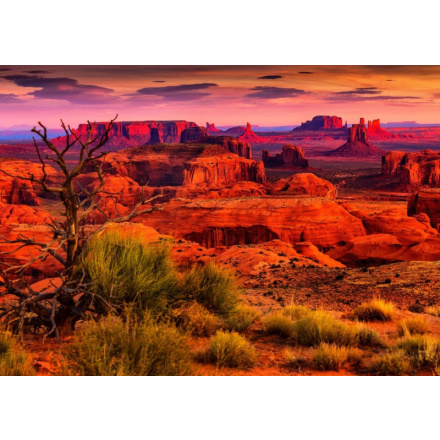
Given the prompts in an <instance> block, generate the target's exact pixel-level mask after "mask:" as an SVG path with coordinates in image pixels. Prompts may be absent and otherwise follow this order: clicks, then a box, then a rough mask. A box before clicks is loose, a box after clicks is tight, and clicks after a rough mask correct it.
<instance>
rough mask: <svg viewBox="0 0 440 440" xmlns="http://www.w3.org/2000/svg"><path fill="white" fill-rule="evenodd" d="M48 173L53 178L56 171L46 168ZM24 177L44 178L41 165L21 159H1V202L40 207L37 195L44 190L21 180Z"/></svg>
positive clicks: (49, 167)
mask: <svg viewBox="0 0 440 440" xmlns="http://www.w3.org/2000/svg"><path fill="white" fill-rule="evenodd" d="M46 173H47V174H48V175H49V176H50V177H53V176H54V175H56V171H55V170H54V169H53V168H52V167H51V166H50V165H48V166H46ZM12 176H22V177H27V178H30V177H31V176H33V177H34V178H35V179H41V178H42V177H43V171H42V168H41V165H40V164H37V163H34V162H29V161H26V160H20V159H1V160H0V202H3V203H8V204H18V205H21V204H23V205H29V206H39V205H40V200H39V198H38V195H37V193H38V192H41V191H42V188H41V187H40V186H39V185H38V184H36V183H32V182H30V181H28V180H24V179H20V178H18V177H12Z"/></svg>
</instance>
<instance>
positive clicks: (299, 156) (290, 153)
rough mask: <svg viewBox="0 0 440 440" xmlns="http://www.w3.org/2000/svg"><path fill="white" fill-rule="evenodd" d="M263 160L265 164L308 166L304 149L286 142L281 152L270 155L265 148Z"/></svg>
mask: <svg viewBox="0 0 440 440" xmlns="http://www.w3.org/2000/svg"><path fill="white" fill-rule="evenodd" d="M263 162H264V164H265V165H266V166H275V167H276V166H283V165H290V166H293V167H299V168H308V166H309V160H308V159H306V157H305V153H304V150H303V149H302V148H301V147H297V146H296V145H291V144H286V145H284V146H283V149H282V151H281V154H279V153H278V154H276V155H275V156H272V155H271V154H270V153H269V152H268V151H267V150H263Z"/></svg>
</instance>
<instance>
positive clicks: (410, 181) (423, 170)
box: [382, 150, 440, 188]
mask: <svg viewBox="0 0 440 440" xmlns="http://www.w3.org/2000/svg"><path fill="white" fill-rule="evenodd" d="M382 174H383V175H387V176H397V177H399V179H400V183H401V184H402V185H404V186H407V187H412V188H418V187H420V186H428V187H431V188H438V187H440V152H438V151H433V150H422V151H419V152H417V153H404V152H402V151H392V152H389V153H387V154H386V155H385V156H383V157H382Z"/></svg>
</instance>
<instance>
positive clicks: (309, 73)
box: [298, 71, 313, 75]
mask: <svg viewBox="0 0 440 440" xmlns="http://www.w3.org/2000/svg"><path fill="white" fill-rule="evenodd" d="M298 73H299V74H300V75H313V72H307V71H303V72H298Z"/></svg>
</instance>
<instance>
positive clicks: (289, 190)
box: [269, 173, 336, 199]
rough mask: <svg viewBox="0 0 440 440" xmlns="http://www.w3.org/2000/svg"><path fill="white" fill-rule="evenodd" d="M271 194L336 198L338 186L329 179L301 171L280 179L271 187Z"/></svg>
mask: <svg viewBox="0 0 440 440" xmlns="http://www.w3.org/2000/svg"><path fill="white" fill-rule="evenodd" d="M269 193H270V194H279V195H281V194H283V195H309V196H312V197H327V198H329V199H335V198H336V188H335V187H334V186H333V184H331V183H330V182H329V181H328V180H325V179H320V178H319V177H317V176H315V175H314V174H312V173H299V174H294V175H293V176H290V177H288V178H287V179H280V180H279V181H278V182H276V183H274V184H273V185H272V186H271V187H270V189H269Z"/></svg>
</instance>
